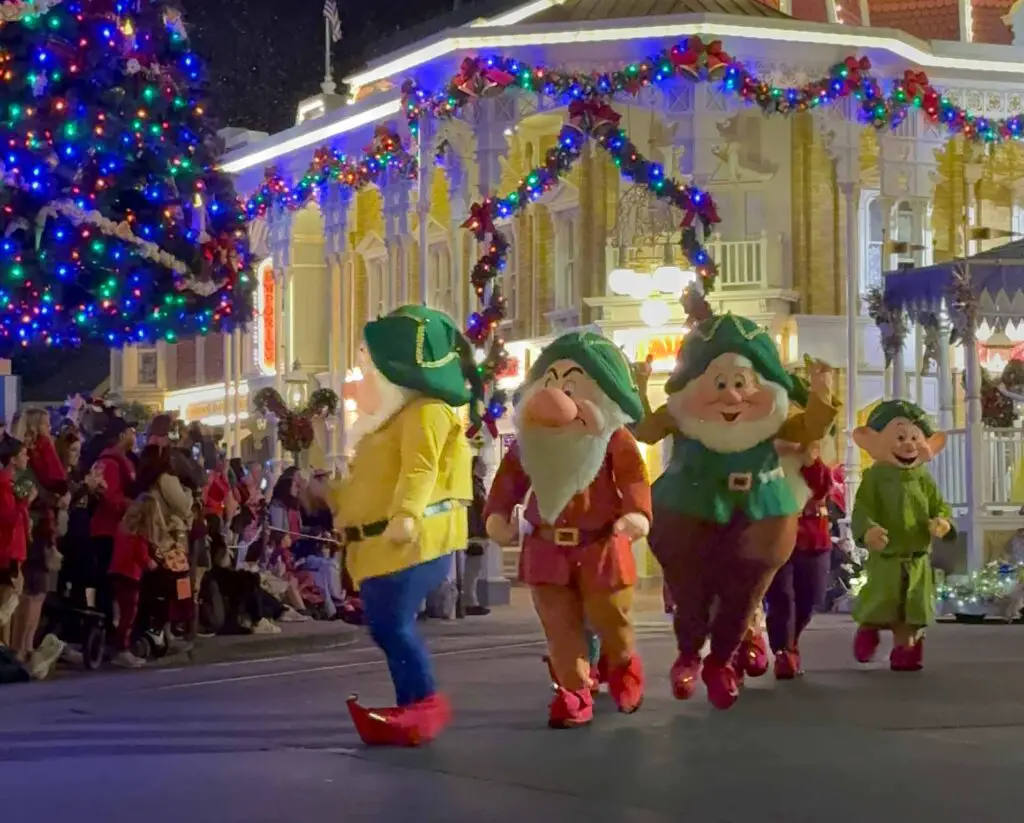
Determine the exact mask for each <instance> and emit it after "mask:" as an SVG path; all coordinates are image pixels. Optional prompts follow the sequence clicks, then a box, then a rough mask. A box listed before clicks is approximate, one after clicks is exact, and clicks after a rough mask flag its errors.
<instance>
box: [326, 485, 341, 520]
mask: <svg viewBox="0 0 1024 823" xmlns="http://www.w3.org/2000/svg"><path fill="white" fill-rule="evenodd" d="M344 497H345V478H343V477H334V478H331V479H330V480H329V481H327V503H328V505H329V506H330V507H331V514H332V515H334V520H335V522H341V521H342V519H343V518H342V512H343V511H344V509H345V507H344V505H343V501H344Z"/></svg>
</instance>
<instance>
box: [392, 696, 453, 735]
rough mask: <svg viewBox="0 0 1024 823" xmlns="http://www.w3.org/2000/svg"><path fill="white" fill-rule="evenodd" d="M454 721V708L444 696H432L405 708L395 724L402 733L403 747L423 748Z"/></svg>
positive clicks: (400, 712)
mask: <svg viewBox="0 0 1024 823" xmlns="http://www.w3.org/2000/svg"><path fill="white" fill-rule="evenodd" d="M451 720H452V707H451V704H450V703H449V702H448V698H447V697H445V696H444V695H443V694H432V695H430V697H427V698H425V699H423V700H420V701H419V702H417V703H412V704H410V705H408V706H403V707H402V708H400V709H399V710H398V712H397V713H396V715H395V717H394V719H393V722H394V724H395V725H396V726H398V728H399V729H401V731H402V735H403V737H404V740H403V742H402V745H403V746H422V745H423V744H424V743H429V742H430V741H432V740H433V739H434V738H436V737H437V736H438V735H439V734H441V732H443V731H444V730H445V729H446V728H447V727H448V724H449V723H451Z"/></svg>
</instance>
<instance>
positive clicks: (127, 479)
mask: <svg viewBox="0 0 1024 823" xmlns="http://www.w3.org/2000/svg"><path fill="white" fill-rule="evenodd" d="M102 436H103V437H104V438H105V439H106V442H107V443H108V446H107V447H106V448H105V449H104V450H103V452H102V453H101V454H100V456H99V458H97V460H96V463H95V465H97V466H99V467H100V469H99V470H100V471H102V473H103V482H104V485H105V486H106V488H105V489H104V490H103V491H102V492H101V494H100V495H99V498H98V500H97V502H96V508H95V510H94V511H93V514H92V520H91V521H90V524H89V533H90V536H91V537H92V553H93V571H94V574H95V579H94V580H93V586H92V587H94V588H95V589H96V606H97V608H99V609H100V611H102V612H103V613H104V615H106V618H107V623H108V624H109V625H111V626H112V625H114V594H113V591H112V589H111V587H110V580H109V578H108V575H107V571H108V570H109V568H110V560H111V557H112V556H113V553H114V535H116V534H117V527H118V526H119V525H120V524H121V518H122V517H124V514H125V512H126V511H128V506H129V505H130V504H131V501H132V496H133V493H134V491H135V489H134V486H135V466H134V465H133V464H132V461H131V459H130V458H129V454H130V453H131V451H132V449H133V448H134V446H135V429H134V428H133V427H132V426H131V424H130V423H128V421H126V420H124V419H123V418H120V417H114V418H112V419H111V421H110V423H109V424H108V425H107V428H106V431H105V432H104V434H103V435H102Z"/></svg>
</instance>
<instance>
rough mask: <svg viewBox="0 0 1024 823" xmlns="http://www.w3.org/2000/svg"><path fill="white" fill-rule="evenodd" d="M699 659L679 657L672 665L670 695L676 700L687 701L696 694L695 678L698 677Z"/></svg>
mask: <svg viewBox="0 0 1024 823" xmlns="http://www.w3.org/2000/svg"><path fill="white" fill-rule="evenodd" d="M700 665H701V664H700V658H699V657H688V656H686V655H682V654H681V655H679V657H678V658H676V662H675V663H673V664H672V669H671V671H670V672H669V679H670V680H671V681H672V695H673V696H674V697H675V699H676V700H689V699H690V698H691V697H693V695H694V694H695V693H696V692H697V678H698V677H699V676H700Z"/></svg>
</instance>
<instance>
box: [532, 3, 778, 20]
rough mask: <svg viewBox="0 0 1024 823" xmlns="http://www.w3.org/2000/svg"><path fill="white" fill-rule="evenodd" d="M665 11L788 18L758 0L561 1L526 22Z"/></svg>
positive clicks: (654, 14)
mask: <svg viewBox="0 0 1024 823" xmlns="http://www.w3.org/2000/svg"><path fill="white" fill-rule="evenodd" d="M669 14H733V15H737V16H743V17H771V18H779V17H788V16H789V15H787V14H783V13H782V12H781V11H779V10H778V9H776V8H774V7H773V6H772V5H770V4H768V3H762V2H761V1H760V0H565V2H564V3H561V4H559V5H557V6H552V7H551V8H549V9H546V10H544V11H542V12H540V14H537V15H535V16H533V17H531V18H530V19H529V20H528V21H527V22H529V23H574V22H582V21H584V20H625V19H628V18H631V17H662V16H665V15H669Z"/></svg>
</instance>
